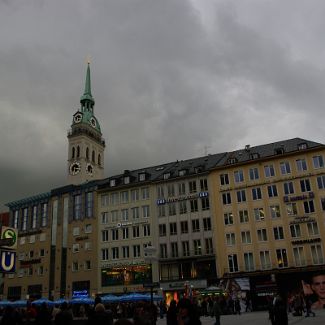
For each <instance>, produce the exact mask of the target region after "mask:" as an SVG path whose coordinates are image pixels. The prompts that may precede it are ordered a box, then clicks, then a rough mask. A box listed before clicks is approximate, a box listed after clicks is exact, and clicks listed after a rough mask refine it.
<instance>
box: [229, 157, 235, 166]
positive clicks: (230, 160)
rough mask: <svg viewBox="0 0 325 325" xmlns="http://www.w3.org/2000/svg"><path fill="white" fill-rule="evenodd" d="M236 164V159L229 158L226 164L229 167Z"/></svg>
mask: <svg viewBox="0 0 325 325" xmlns="http://www.w3.org/2000/svg"><path fill="white" fill-rule="evenodd" d="M236 162H237V159H236V158H229V159H228V160H227V164H229V165H231V164H235V163H236Z"/></svg>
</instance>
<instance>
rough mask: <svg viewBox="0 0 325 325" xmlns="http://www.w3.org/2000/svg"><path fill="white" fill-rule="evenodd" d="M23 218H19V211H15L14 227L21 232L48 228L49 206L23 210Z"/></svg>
mask: <svg viewBox="0 0 325 325" xmlns="http://www.w3.org/2000/svg"><path fill="white" fill-rule="evenodd" d="M21 213H22V216H21V218H19V210H15V211H14V213H13V215H14V218H13V227H14V228H17V229H19V230H21V231H26V230H31V229H37V228H38V227H46V226H47V224H48V204H47V203H42V204H41V205H34V206H32V207H31V208H27V207H26V208H23V209H22V211H21Z"/></svg>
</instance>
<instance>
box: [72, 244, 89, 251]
mask: <svg viewBox="0 0 325 325" xmlns="http://www.w3.org/2000/svg"><path fill="white" fill-rule="evenodd" d="M81 248H83V249H84V250H85V251H89V250H91V249H92V243H91V242H84V243H83V244H79V243H75V244H72V252H73V253H78V252H80V250H81Z"/></svg>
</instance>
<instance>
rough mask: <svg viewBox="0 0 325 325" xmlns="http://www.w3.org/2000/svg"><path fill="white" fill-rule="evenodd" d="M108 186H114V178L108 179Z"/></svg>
mask: <svg viewBox="0 0 325 325" xmlns="http://www.w3.org/2000/svg"><path fill="white" fill-rule="evenodd" d="M109 186H111V187H114V186H116V179H111V180H110V181H109Z"/></svg>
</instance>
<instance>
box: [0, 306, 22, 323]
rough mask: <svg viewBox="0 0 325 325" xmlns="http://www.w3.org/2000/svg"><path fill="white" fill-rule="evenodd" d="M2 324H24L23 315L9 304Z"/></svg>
mask: <svg viewBox="0 0 325 325" xmlns="http://www.w3.org/2000/svg"><path fill="white" fill-rule="evenodd" d="M0 324H1V325H19V324H22V317H21V315H20V314H19V313H18V312H17V311H16V310H15V309H14V308H13V307H12V306H7V307H6V309H5V311H4V313H3V316H2V319H1V322H0Z"/></svg>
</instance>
